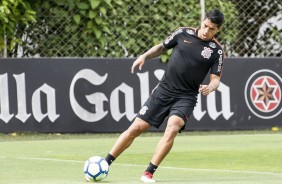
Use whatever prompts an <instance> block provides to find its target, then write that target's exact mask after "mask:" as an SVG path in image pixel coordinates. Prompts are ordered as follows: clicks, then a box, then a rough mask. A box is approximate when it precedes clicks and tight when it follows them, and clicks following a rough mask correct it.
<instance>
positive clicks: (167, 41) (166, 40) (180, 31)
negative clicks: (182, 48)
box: [164, 29, 183, 44]
mask: <svg viewBox="0 0 282 184" xmlns="http://www.w3.org/2000/svg"><path fill="white" fill-rule="evenodd" d="M182 32H183V30H182V29H178V30H176V31H174V32H173V33H172V34H171V35H170V36H169V37H167V38H166V39H165V42H164V43H165V44H168V43H169V42H170V41H171V40H172V39H173V37H174V36H175V35H177V34H179V33H182Z"/></svg>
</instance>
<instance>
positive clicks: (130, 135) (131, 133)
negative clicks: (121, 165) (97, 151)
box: [106, 118, 150, 165]
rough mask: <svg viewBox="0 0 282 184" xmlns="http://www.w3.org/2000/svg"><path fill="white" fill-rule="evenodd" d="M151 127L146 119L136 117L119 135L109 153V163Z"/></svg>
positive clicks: (107, 158)
mask: <svg viewBox="0 0 282 184" xmlns="http://www.w3.org/2000/svg"><path fill="white" fill-rule="evenodd" d="M149 127H150V125H149V124H148V123H147V122H146V121H144V120H142V119H140V118H136V119H135V120H134V122H133V123H132V124H131V125H130V127H129V128H128V129H127V130H126V131H124V132H123V133H122V134H121V135H120V136H119V137H118V139H117V140H116V142H115V144H114V146H113V147H112V149H111V151H110V152H109V154H108V155H107V157H106V160H107V162H108V163H109V165H111V163H112V162H113V161H114V160H115V159H116V158H117V157H118V156H119V155H120V154H121V153H122V152H123V151H124V150H125V149H126V148H128V147H129V146H130V145H131V144H132V142H133V141H134V139H135V138H136V137H137V136H139V135H140V134H141V133H143V132H145V131H146V130H147V129H148V128H149Z"/></svg>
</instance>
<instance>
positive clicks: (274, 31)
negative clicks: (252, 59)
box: [232, 0, 282, 57]
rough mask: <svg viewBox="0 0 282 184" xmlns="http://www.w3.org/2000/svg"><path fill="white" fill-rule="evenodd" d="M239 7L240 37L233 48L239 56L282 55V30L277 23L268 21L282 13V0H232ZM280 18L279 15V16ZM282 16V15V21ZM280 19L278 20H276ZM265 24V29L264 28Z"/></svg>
mask: <svg viewBox="0 0 282 184" xmlns="http://www.w3.org/2000/svg"><path fill="white" fill-rule="evenodd" d="M232 2H233V3H234V4H235V5H236V8H237V9H238V12H239V14H238V19H239V21H238V25H239V26H240V27H241V29H240V30H239V35H240V37H239V38H238V39H236V40H235V42H234V44H233V47H232V49H234V50H235V52H236V53H238V55H239V56H269V53H272V55H271V56H277V57H281V53H282V47H281V45H282V39H281V37H282V32H281V27H280V31H279V28H278V24H277V23H275V22H274V23H273V22H272V23H271V22H268V20H269V19H270V18H272V17H278V15H281V13H282V0H264V1H261V0H253V1H246V0H232ZM278 19H279V17H278ZM281 19H282V16H280V22H281ZM276 21H278V20H276ZM263 24H264V27H265V30H262V29H261V28H262V25H263Z"/></svg>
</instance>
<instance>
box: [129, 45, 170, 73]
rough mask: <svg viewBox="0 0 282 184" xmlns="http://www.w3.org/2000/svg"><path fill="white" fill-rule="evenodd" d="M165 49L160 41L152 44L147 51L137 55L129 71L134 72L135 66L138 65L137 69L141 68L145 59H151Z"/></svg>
mask: <svg viewBox="0 0 282 184" xmlns="http://www.w3.org/2000/svg"><path fill="white" fill-rule="evenodd" d="M165 51H166V48H165V47H164V46H163V44H162V43H160V44H158V45H155V46H153V47H152V48H150V49H149V50H148V51H147V52H145V53H144V54H142V55H141V56H139V57H138V58H137V59H136V60H135V61H134V63H133V65H132V67H131V73H134V71H135V68H136V66H139V70H141V69H142V67H143V65H144V64H145V60H146V59H151V58H155V57H158V56H160V55H161V54H162V53H164V52H165Z"/></svg>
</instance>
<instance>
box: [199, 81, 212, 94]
mask: <svg viewBox="0 0 282 184" xmlns="http://www.w3.org/2000/svg"><path fill="white" fill-rule="evenodd" d="M199 92H200V93H202V94H203V95H204V96H207V95H208V94H210V92H211V89H210V88H209V86H208V85H202V84H201V85H200V88H199Z"/></svg>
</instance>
